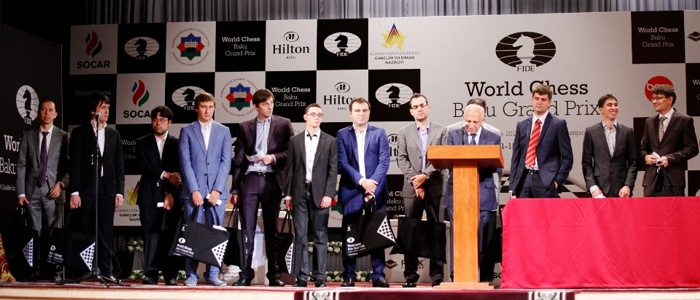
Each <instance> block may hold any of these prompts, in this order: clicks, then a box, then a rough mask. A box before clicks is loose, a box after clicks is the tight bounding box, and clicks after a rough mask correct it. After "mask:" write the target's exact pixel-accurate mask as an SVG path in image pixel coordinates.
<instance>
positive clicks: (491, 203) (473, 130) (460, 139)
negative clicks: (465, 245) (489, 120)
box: [445, 104, 503, 271]
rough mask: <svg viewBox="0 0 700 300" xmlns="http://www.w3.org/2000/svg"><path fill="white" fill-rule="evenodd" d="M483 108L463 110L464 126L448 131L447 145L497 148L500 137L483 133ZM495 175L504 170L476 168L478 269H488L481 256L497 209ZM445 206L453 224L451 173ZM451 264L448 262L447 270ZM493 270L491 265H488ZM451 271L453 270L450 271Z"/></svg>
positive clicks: (471, 105)
mask: <svg viewBox="0 0 700 300" xmlns="http://www.w3.org/2000/svg"><path fill="white" fill-rule="evenodd" d="M484 116H485V111H484V108H483V107H482V106H480V105H478V104H469V105H467V108H466V109H465V111H464V127H461V128H453V129H450V131H448V132H447V143H446V145H500V144H501V136H500V135H498V134H496V133H494V132H491V131H488V130H486V129H485V128H484V127H482V126H481V125H482V124H483V122H484V120H485V117H484ZM494 173H498V175H499V176H500V175H501V174H503V169H502V168H498V169H492V168H480V169H479V261H480V263H479V265H480V267H481V268H489V266H482V265H481V260H482V258H483V257H484V253H483V248H484V247H483V244H484V242H485V239H484V238H483V237H484V231H485V230H486V229H487V227H488V226H487V225H488V224H489V219H490V217H491V211H492V210H496V209H497V208H498V199H496V192H495V189H496V184H495V183H494V181H493V175H494ZM457 201H466V200H465V199H457ZM445 206H446V208H447V217H448V219H449V221H450V222H454V195H453V174H452V170H450V177H449V179H448V180H447V188H446V190H445ZM450 237H451V239H454V226H450ZM453 244H454V243H450V245H451V247H450V260H453V257H454V255H453V253H454V249H453V248H454V246H452V245H453ZM453 265H454V263H453V262H452V261H451V262H450V268H451V269H453V268H454V267H452V266H453ZM490 268H491V270H493V265H492V266H490ZM451 271H452V270H451Z"/></svg>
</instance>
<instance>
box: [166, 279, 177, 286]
mask: <svg viewBox="0 0 700 300" xmlns="http://www.w3.org/2000/svg"><path fill="white" fill-rule="evenodd" d="M165 285H177V279H175V278H170V279H166V280H165Z"/></svg>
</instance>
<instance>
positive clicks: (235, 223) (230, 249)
mask: <svg viewBox="0 0 700 300" xmlns="http://www.w3.org/2000/svg"><path fill="white" fill-rule="evenodd" d="M240 214H241V211H240V208H239V206H238V205H236V206H235V207H234V208H233V211H232V212H231V218H230V219H229V220H230V221H229V223H230V224H232V226H229V227H227V228H226V230H227V231H228V234H229V238H228V245H227V246H226V253H225V254H224V263H225V264H226V265H229V266H238V267H240V268H241V269H244V268H245V266H246V251H245V243H246V241H247V240H248V239H247V237H246V235H245V228H243V223H242V222H241V220H240Z"/></svg>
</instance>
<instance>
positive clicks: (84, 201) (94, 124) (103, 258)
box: [68, 93, 124, 282]
mask: <svg viewBox="0 0 700 300" xmlns="http://www.w3.org/2000/svg"><path fill="white" fill-rule="evenodd" d="M109 103H110V101H109V98H108V97H107V96H106V95H104V94H102V93H96V94H95V95H93V96H92V97H91V99H90V102H89V103H88V105H89V108H90V115H91V118H90V123H89V124H85V125H82V126H79V127H76V128H75V129H73V131H71V135H70V136H71V138H70V157H71V164H70V165H71V167H70V178H72V180H71V181H70V183H69V184H68V192H69V193H70V194H71V196H70V208H71V209H78V211H77V213H78V215H79V216H80V218H82V220H83V222H84V223H83V224H85V225H86V226H87V230H88V232H90V233H91V232H93V230H94V228H95V206H97V212H98V216H97V218H98V224H97V230H98V232H97V237H96V239H97V243H99V246H98V253H96V255H97V257H96V259H97V267H98V268H99V270H100V273H101V275H102V276H104V277H105V278H106V279H107V280H109V281H114V282H116V281H117V280H116V278H114V276H112V275H113V274H112V256H111V255H112V228H113V227H114V210H115V209H116V208H119V207H121V206H122V204H124V153H123V151H122V140H121V135H120V134H119V132H118V131H116V130H114V129H113V128H110V127H107V119H108V118H109V107H110V104H109ZM95 162H96V163H97V165H95ZM96 168H97V172H96ZM96 180H97V182H96ZM95 184H97V186H95ZM95 192H97V194H95ZM71 222H74V223H79V221H75V218H74V219H73V220H71Z"/></svg>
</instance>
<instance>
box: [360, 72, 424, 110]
mask: <svg viewBox="0 0 700 300" xmlns="http://www.w3.org/2000/svg"><path fill="white" fill-rule="evenodd" d="M420 90H421V86H420V70H370V71H369V93H368V94H369V99H368V100H369V101H370V103H371V104H372V113H371V117H370V121H372V120H375V121H412V120H413V117H411V114H410V112H409V105H408V104H407V103H408V102H409V100H410V99H411V95H413V93H417V92H420Z"/></svg>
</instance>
